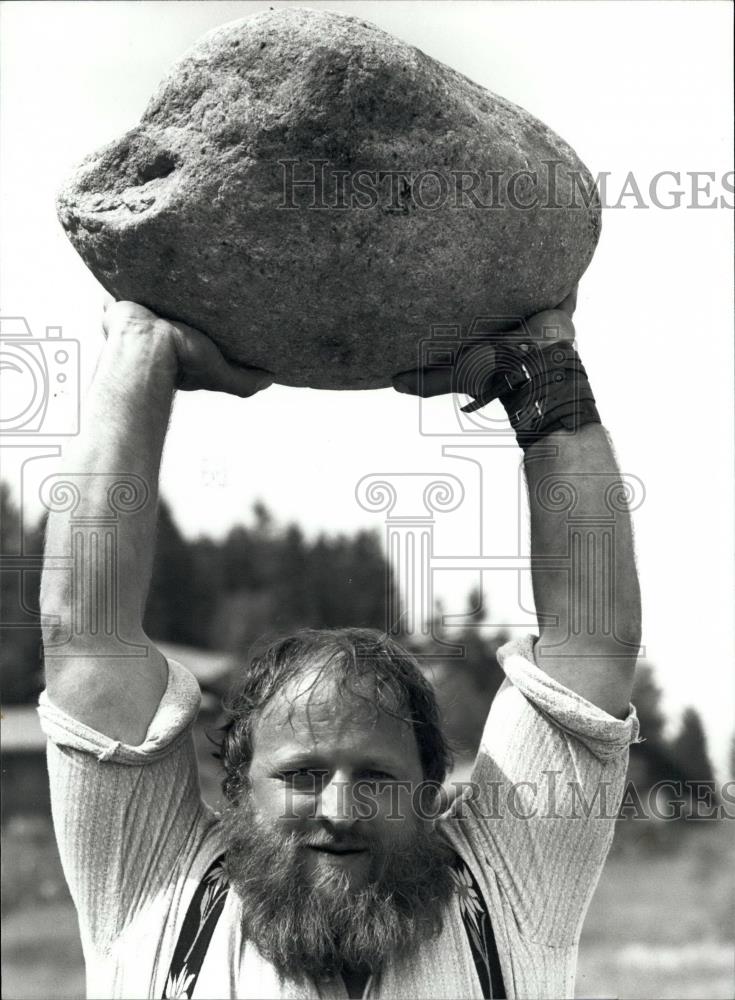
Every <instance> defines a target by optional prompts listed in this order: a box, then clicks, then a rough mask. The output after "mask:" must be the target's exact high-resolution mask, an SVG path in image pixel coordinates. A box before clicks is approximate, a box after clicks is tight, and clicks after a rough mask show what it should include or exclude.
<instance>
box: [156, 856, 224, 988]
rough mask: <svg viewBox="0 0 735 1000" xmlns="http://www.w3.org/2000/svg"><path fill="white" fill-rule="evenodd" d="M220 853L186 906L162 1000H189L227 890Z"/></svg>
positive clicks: (222, 857) (222, 858) (222, 859)
mask: <svg viewBox="0 0 735 1000" xmlns="http://www.w3.org/2000/svg"><path fill="white" fill-rule="evenodd" d="M224 861H225V856H224V854H220V856H219V857H218V858H216V859H215V860H214V861H213V862H212V864H211V865H210V866H209V868H207V870H206V872H205V873H204V878H203V879H202V881H201V882H200V883H199V885H198V886H197V889H196V892H195V893H194V895H193V896H192V899H191V902H190V903H189V909H188V910H187V911H186V916H185V917H184V923H183V925H182V927H181V933H180V934H179V940H178V941H177V942H176V949H175V950H174V957H173V958H172V959H171V968H170V969H169V972H168V978H167V979H166V985H165V986H164V988H163V1000H174V998H177V1000H183V998H190V997H191V995H192V993H193V992H194V987H195V986H196V981H197V979H198V978H199V973H200V971H201V968H202V963H203V962H204V956H205V955H206V954H207V948H208V947H209V942H210V941H211V940H212V934H213V933H214V928H215V926H216V924H217V921H218V920H219V918H220V914H221V913H222V909H223V907H224V905H225V898H226V896H227V892H228V890H229V888H230V886H229V883H228V881H227V876H226V875H225V868H224Z"/></svg>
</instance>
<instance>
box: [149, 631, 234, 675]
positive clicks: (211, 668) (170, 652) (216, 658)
mask: <svg viewBox="0 0 735 1000" xmlns="http://www.w3.org/2000/svg"><path fill="white" fill-rule="evenodd" d="M156 646H157V647H158V648H159V649H160V650H161V652H162V653H163V655H164V656H167V657H168V658H169V659H170V660H177V661H178V662H179V663H180V664H181V665H182V666H184V667H186V668H187V670H191V672H192V673H193V674H194V676H195V677H196V679H197V680H198V681H199V683H200V684H202V685H204V686H206V685H209V684H214V683H215V682H216V681H218V680H221V679H223V678H225V677H226V676H227V675H228V674H229V672H230V671H231V670H232V668H233V667H234V665H235V657H234V656H233V655H232V654H231V653H222V652H220V651H219V650H215V649H196V648H195V647H194V646H180V645H178V644H177V643H174V642H157V641H156Z"/></svg>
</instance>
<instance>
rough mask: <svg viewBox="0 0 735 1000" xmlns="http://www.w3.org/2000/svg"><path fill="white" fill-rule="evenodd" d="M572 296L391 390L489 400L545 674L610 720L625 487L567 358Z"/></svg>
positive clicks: (624, 648)
mask: <svg viewBox="0 0 735 1000" xmlns="http://www.w3.org/2000/svg"><path fill="white" fill-rule="evenodd" d="M575 305H576V289H575V290H574V291H573V292H572V293H570V295H569V296H567V298H566V299H565V300H564V302H562V303H561V304H560V305H559V306H558V307H557V308H556V309H552V310H547V311H545V312H542V313H537V314H536V315H535V316H531V317H530V318H529V319H528V320H527V321H526V322H525V323H524V324H523V327H522V328H520V329H519V330H518V331H516V332H515V335H514V336H513V337H511V336H510V335H501V336H500V337H495V338H492V337H491V338H489V339H488V341H487V342H486V343H484V344H480V345H477V344H474V343H472V344H468V346H467V347H466V348H462V349H461V350H460V352H459V354H458V357H459V358H460V359H461V361H458V362H457V363H455V367H454V368H453V369H448V368H438V367H437V368H425V369H423V370H416V371H413V372H403V373H401V374H399V375H397V376H395V377H394V379H393V384H394V386H395V388H396V389H398V390H399V391H401V392H409V393H416V394H418V395H421V396H434V395H438V394H441V393H446V392H464V393H469V394H470V395H472V396H474V397H475V400H474V402H473V403H471V404H469V405H468V407H466V408H465V409H467V410H470V411H471V410H473V409H477V408H478V407H479V406H482V405H485V404H486V403H488V402H490V401H491V400H492V399H494V398H499V399H500V400H501V402H502V403H503V405H504V406H505V408H506V411H507V412H508V415H509V417H510V421H511V425H512V426H513V429H514V430H515V432H516V437H517V439H518V442H519V444H520V445H521V447H522V448H523V450H524V453H525V454H524V469H525V473H526V479H527V482H528V490H529V503H530V511H531V568H532V577H533V590H534V597H535V602H536V611H537V615H538V619H539V631H540V638H539V641H538V642H537V643H536V646H535V651H534V655H535V658H536V662H537V664H538V666H539V667H541V668H542V669H543V670H544V671H545V672H546V673H548V674H549V675H551V676H552V677H554V678H556V679H557V680H558V681H559V682H560V683H561V684H563V685H564V686H565V687H567V688H570V689H571V690H572V691H575V692H576V693H577V694H579V695H581V696H582V697H584V698H586V699H587V700H588V701H590V702H592V703H594V704H595V705H597V706H598V707H600V708H602V709H604V710H605V711H607V712H609V713H611V714H612V715H617V716H624V715H625V714H626V712H627V710H628V704H629V698H630V694H631V689H632V684H633V672H634V668H635V662H636V657H637V655H638V648H639V643H640V633H641V609H640V591H639V586H638V576H637V572H636V566H635V558H634V553H633V538H632V530H631V523H630V515H629V513H628V508H627V504H626V499H627V498H626V493H627V492H628V487H627V486H626V484H624V483H623V481H622V479H621V475H620V472H619V470H618V466H617V462H616V460H615V456H614V454H613V450H612V447H611V445H610V442H609V439H608V436H607V433H606V431H605V430H604V428H603V427H602V425H601V424H600V422H599V416H598V414H597V409H596V407H595V401H594V397H593V396H592V393H591V390H590V387H589V383H588V382H587V376H586V372H585V371H584V368H583V366H582V364H581V362H580V360H579V357H578V355H577V353H576V351H575V349H574V346H573V341H574V324H573V322H572V315H573V313H574V308H575Z"/></svg>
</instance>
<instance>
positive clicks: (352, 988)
mask: <svg viewBox="0 0 735 1000" xmlns="http://www.w3.org/2000/svg"><path fill="white" fill-rule="evenodd" d="M369 978H370V970H369V969H368V968H367V966H365V965H360V966H358V967H357V968H347V967H345V968H343V969H342V979H343V980H344V984H345V988H346V990H347V996H348V997H350V1000H361V997H362V995H363V993H364V992H365V986H366V985H367V981H368V979H369Z"/></svg>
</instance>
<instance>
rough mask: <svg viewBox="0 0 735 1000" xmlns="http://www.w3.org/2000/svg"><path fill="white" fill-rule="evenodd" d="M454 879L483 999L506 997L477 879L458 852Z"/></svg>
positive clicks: (498, 958) (485, 906)
mask: <svg viewBox="0 0 735 1000" xmlns="http://www.w3.org/2000/svg"><path fill="white" fill-rule="evenodd" d="M454 881H455V884H456V886H457V896H458V898H459V909H460V912H461V914H462V922H463V923H464V929H465V932H466V934H467V940H468V941H469V944H470V951H471V952H472V958H473V961H474V963H475V969H476V970H477V976H478V978H479V980H480V986H481V987H482V995H483V997H485V1000H500V998H501V997H502V998H505V984H504V982H503V972H502V969H501V968H500V957H499V955H498V946H497V944H496V942H495V932H494V931H493V925H492V921H491V920H490V912H489V910H488V908H487V904H486V903H485V900H484V898H483V895H482V891H481V890H480V887H479V885H478V884H477V879H476V878H475V876H474V875H473V874H472V870H471V868H470V867H469V865H467V864H466V863H465V862H464V861H463V860H462V858H461V857H460V856H459V854H458V855H457V860H456V864H455V870H454Z"/></svg>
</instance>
